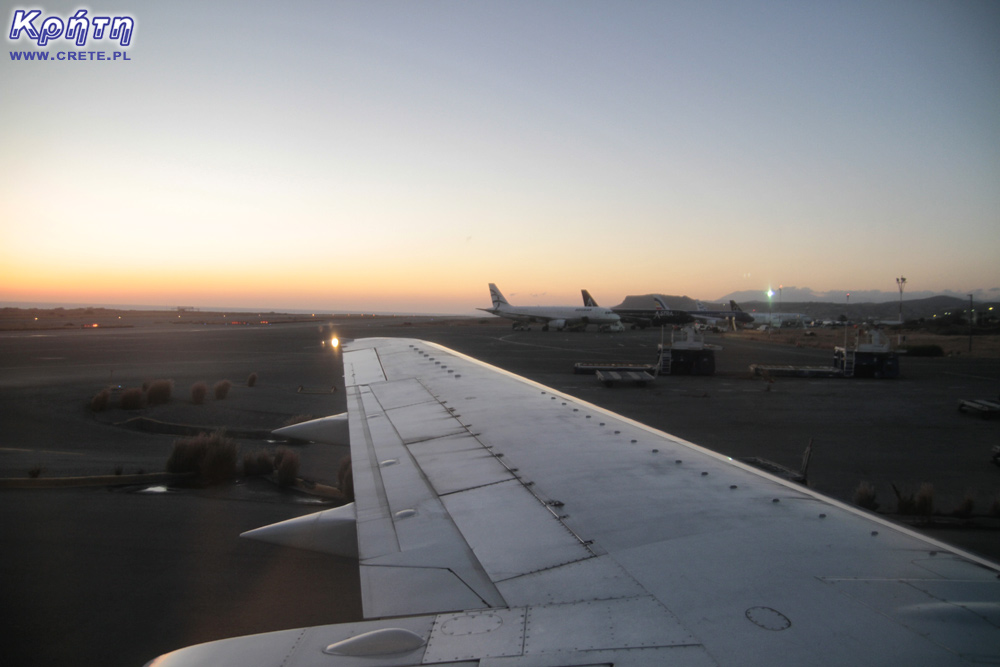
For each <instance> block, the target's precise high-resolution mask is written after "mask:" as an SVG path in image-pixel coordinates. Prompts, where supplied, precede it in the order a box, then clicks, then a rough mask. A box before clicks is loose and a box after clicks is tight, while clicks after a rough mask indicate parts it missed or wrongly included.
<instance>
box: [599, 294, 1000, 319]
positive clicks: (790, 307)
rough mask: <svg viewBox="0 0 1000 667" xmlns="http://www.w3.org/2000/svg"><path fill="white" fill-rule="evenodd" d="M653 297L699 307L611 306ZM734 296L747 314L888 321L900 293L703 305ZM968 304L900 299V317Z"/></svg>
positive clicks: (686, 301) (668, 297) (666, 297)
mask: <svg viewBox="0 0 1000 667" xmlns="http://www.w3.org/2000/svg"><path fill="white" fill-rule="evenodd" d="M739 294H752V296H753V298H754V299H755V300H753V301H751V300H743V301H741V300H740V299H739V298H737V297H738V295H739ZM653 296H659V297H660V298H661V299H663V301H664V303H666V304H667V306H668V307H670V308H671V309H673V310H686V311H694V310H697V309H698V305H697V300H696V299H692V298H691V297H688V296H671V295H668V294H655V295H654V294H640V295H629V296H627V297H625V300H624V301H622V303H620V304H619V305H617V306H613V308H655V307H656V302H655V301H653ZM731 298H732V299H733V300H735V301H736V303H737V304H738V305H739V306H740V308H742V309H743V310H744V311H746V312H748V313H752V312H757V313H766V312H768V309H769V308H770V310H771V312H775V313H777V312H779V311H780V312H783V313H803V314H804V315H806V316H807V317H808V318H810V319H816V320H836V319H839V318H840V316H841V315H845V316H846V317H847V319H849V320H851V321H854V322H862V321H865V320H868V319H877V320H887V321H892V320H896V319H898V318H899V295H898V294H897V295H896V300H895V301H883V302H881V303H873V302H871V301H868V302H862V301H860V300H857V301H856V300H855V294H854V293H852V294H851V301H850V304H847V303H845V302H844V301H840V302H832V301H821V300H818V299H816V298H815V295H814V298H813V299H812V300H808V301H792V300H790V299H789V298H788V296H787V290H782V299H781V301H780V303H779V301H778V298H777V295H775V297H774V299H773V300H772V302H771V304H770V306H769V305H768V302H767V301H766V300H764V301H761V300H759V298H760V294H759V292H737V293H734V294H732V295H729V296H727V297H726V298H725V299H724V300H723V299H720V300H719V301H711V302H710V301H705V302H704V304H705V307H706V308H708V309H709V310H727V309H728V308H729V300H730V299H731ZM990 305H994V306H996V305H998V304H997V303H996V302H994V303H988V302H986V303H984V302H982V301H978V302H976V304H975V306H976V310H977V311H978V310H980V309H982V308H985V307H989V306H990ZM968 307H969V301H968V298H965V299H962V298H959V297H955V296H941V295H937V296H931V297H926V298H922V299H904V300H903V319H904V320H916V319H920V318H927V319H930V318H933V317H935V316H937V317H942V316H944V315H945V314H947V313H952V312H956V311H957V312H963V311H964V310H965V309H967V308H968Z"/></svg>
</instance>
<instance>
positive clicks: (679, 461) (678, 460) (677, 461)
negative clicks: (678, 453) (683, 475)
mask: <svg viewBox="0 0 1000 667" xmlns="http://www.w3.org/2000/svg"><path fill="white" fill-rule="evenodd" d="M674 463H676V464H677V465H680V464H682V463H684V461H681V460H680V459H677V460H676V461H674Z"/></svg>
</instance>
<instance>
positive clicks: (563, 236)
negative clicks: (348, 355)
mask: <svg viewBox="0 0 1000 667" xmlns="http://www.w3.org/2000/svg"><path fill="white" fill-rule="evenodd" d="M123 5H127V7H128V8H127V9H123V8H122V7H123ZM81 6H89V8H90V14H91V16H93V15H98V14H109V15H122V14H126V13H127V14H128V15H130V16H132V17H134V18H135V20H136V30H135V33H134V35H133V39H132V45H131V46H130V47H128V49H127V54H128V57H129V61H128V62H121V61H117V62H106V61H96V60H95V61H83V62H70V61H56V62H42V61H30V62H25V61H15V60H13V58H12V57H10V56H9V54H8V53H5V54H4V56H3V61H4V62H3V65H2V69H0V81H2V82H3V88H2V90H3V92H2V93H0V301H3V302H60V303H63V302H81V303H95V304H96V303H99V304H149V305H164V306H176V305H189V306H202V307H209V306H219V307H247V308H266V309H279V310H280V309H316V310H373V311H374V310H378V311H388V310H397V311H406V312H459V313H464V312H469V311H472V310H473V309H474V308H475V307H477V306H488V305H489V294H488V291H487V287H486V285H487V283H488V282H495V283H497V284H498V285H499V286H500V288H501V289H502V290H503V291H504V292H505V294H506V295H507V296H508V298H510V300H511V301H512V302H514V303H519V304H539V303H542V304H556V303H576V302H577V300H578V299H579V290H580V288H587V289H589V290H590V291H591V292H592V293H593V294H594V295H595V297H597V298H598V300H599V301H600V302H601V303H602V305H614V304H616V303H618V302H620V301H621V300H622V299H623V298H624V297H625V296H626V295H628V294H646V293H650V292H662V293H666V294H677V295H687V296H691V297H693V298H700V299H705V300H714V299H717V298H719V297H721V296H723V295H725V294H728V293H730V292H735V291H740V290H760V292H761V294H763V292H765V291H766V290H767V288H768V287H769V286H773V287H775V289H776V288H777V286H778V285H779V284H782V285H784V286H786V287H788V286H796V287H798V288H811V289H812V290H814V291H816V292H821V293H823V292H831V293H832V292H837V291H845V290H846V291H850V290H858V291H860V290H884V291H886V292H894V291H895V289H896V284H895V278H896V276H900V275H905V276H906V277H907V279H908V283H907V289H908V290H914V291H945V290H950V291H954V292H957V293H960V294H965V293H973V292H974V293H976V294H977V296H978V297H979V298H982V299H992V300H996V299H998V298H1000V292H998V290H1000V38H998V35H1000V3H997V2H993V1H984V2H968V1H961V0H959V1H954V2H953V1H945V0H941V1H934V2H926V1H919V0H903V1H898V2H895V1H890V0H880V1H878V2H867V1H859V2H849V1H845V2H822V3H815V2H804V1H803V2H752V1H747V2H732V1H725V2H711V1H704V0H697V1H691V2H672V1H669V0H663V1H660V2H656V1H644V2H627V1H616V2H611V1H600V2H592V1H587V0H573V1H562V0H546V1H531V2H516V1H500V0H497V1H493V2H475V1H471V2H470V1H457V0H456V1H447V2H444V1H423V2H421V1H408V2H397V1H378V0H374V1H367V0H358V1H356V2H355V1H351V2H345V1H341V0H331V1H329V2H319V1H317V2H290V3H273V2H266V3H265V2H235V1H234V2H213V3H211V8H210V9H206V8H205V6H204V4H203V3H200V2H183V1H182V2H169V3H167V2H129V3H110V2H102V1H101V0H96V1H95V2H93V3H90V4H89V5H81V4H80V3H78V2H56V1H49V2H44V3H41V4H38V5H36V4H27V5H11V4H10V3H5V9H4V10H3V12H2V15H0V16H2V18H3V20H4V21H5V25H4V36H5V40H4V41H5V42H6V50H7V51H8V52H10V51H46V52H48V53H49V57H50V58H54V57H55V56H54V54H55V53H56V52H59V51H70V50H77V47H75V46H74V45H72V44H71V43H69V42H66V41H62V40H60V41H56V42H53V43H52V44H50V45H48V46H46V47H45V48H42V49H39V48H38V47H36V46H35V45H34V44H33V43H31V42H30V41H29V40H28V39H26V38H22V39H21V40H19V41H17V42H14V41H12V40H10V39H9V37H8V33H9V32H10V27H11V20H12V17H13V10H14V8H24V7H38V8H42V9H43V14H42V16H43V18H44V17H46V16H49V15H57V16H60V17H61V18H63V19H66V18H67V17H68V16H70V15H71V14H72V13H73V11H75V10H76V9H77V8H79V7H81ZM36 24H39V25H40V24H41V20H39V21H37V22H36ZM116 48H117V49H119V50H120V47H117V45H116V44H115V43H114V42H110V41H109V40H107V39H104V40H97V41H94V40H92V41H90V42H89V43H88V44H87V46H86V47H83V50H95V51H98V50H103V51H107V52H109V53H110V52H112V51H114V50H116Z"/></svg>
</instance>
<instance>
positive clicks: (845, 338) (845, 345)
mask: <svg viewBox="0 0 1000 667" xmlns="http://www.w3.org/2000/svg"><path fill="white" fill-rule="evenodd" d="M850 308H851V293H850V292H848V293H847V305H845V306H844V317H845V318H847V319H845V320H844V362H845V363H846V362H847V323H848V322H850V321H851V318H850V316H849V315H848V314H847V311H848V310H850Z"/></svg>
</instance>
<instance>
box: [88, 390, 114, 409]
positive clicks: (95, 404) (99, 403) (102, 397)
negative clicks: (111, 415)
mask: <svg viewBox="0 0 1000 667" xmlns="http://www.w3.org/2000/svg"><path fill="white" fill-rule="evenodd" d="M110 403H111V390H110V389H102V390H101V391H99V392H97V393H96V394H94V397H93V398H92V399H90V409H91V410H93V411H94V412H104V411H105V410H107V409H108V405H109V404H110Z"/></svg>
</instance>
